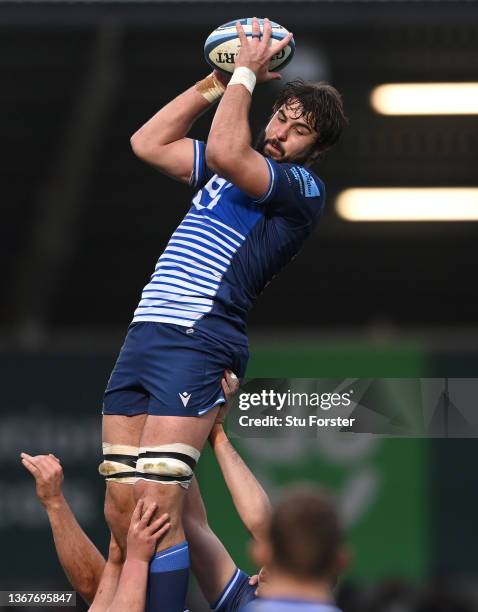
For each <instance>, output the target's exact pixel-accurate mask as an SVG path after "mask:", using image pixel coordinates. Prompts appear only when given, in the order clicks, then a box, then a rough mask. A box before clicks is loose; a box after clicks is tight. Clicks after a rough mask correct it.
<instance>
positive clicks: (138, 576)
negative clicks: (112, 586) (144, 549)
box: [103, 557, 149, 612]
mask: <svg viewBox="0 0 478 612" xmlns="http://www.w3.org/2000/svg"><path fill="white" fill-rule="evenodd" d="M148 572H149V561H143V560H141V559H128V557H126V561H125V562H124V565H123V569H122V571H121V578H120V581H119V583H118V588H117V590H116V593H115V596H114V599H113V601H112V602H111V605H110V607H109V608H103V611H104V610H105V609H106V612H144V609H145V602H146V586H147V583H148Z"/></svg>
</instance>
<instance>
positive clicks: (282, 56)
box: [204, 17, 295, 73]
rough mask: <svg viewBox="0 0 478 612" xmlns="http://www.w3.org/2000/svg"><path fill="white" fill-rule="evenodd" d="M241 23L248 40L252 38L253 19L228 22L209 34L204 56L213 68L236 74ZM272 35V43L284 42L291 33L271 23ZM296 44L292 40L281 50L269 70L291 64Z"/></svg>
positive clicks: (261, 26) (262, 26)
mask: <svg viewBox="0 0 478 612" xmlns="http://www.w3.org/2000/svg"><path fill="white" fill-rule="evenodd" d="M237 21H239V22H240V23H241V24H242V27H243V28H244V32H245V34H246V36H247V37H248V38H250V37H251V36H252V18H251V17H247V18H246V19H236V20H235V21H228V22H227V23H225V24H224V25H222V26H219V27H218V28H216V29H215V30H214V31H213V32H211V33H210V34H209V36H208V37H207V39H206V42H205V44H204V56H205V58H206V61H207V63H208V64H209V65H210V66H212V67H213V68H218V69H219V70H222V71H223V72H228V73H232V72H234V62H235V59H236V55H237V54H238V53H239V49H240V47H241V42H240V40H239V37H238V35H237V30H236V22H237ZM258 21H259V25H260V28H261V32H262V31H263V29H264V19H258ZM270 23H271V26H272V35H271V42H270V44H273V42H274V41H278V40H282V39H283V38H285V37H286V36H287V34H288V33H289V32H288V31H287V30H286V29H285V28H284V27H282V26H281V25H279V24H278V23H275V22H274V21H271V22H270ZM294 51H295V42H294V39H293V38H292V39H291V40H290V42H289V44H288V45H287V47H285V48H284V49H281V50H280V51H279V53H277V55H274V57H273V58H272V60H271V63H270V64H269V70H278V69H279V68H283V67H284V66H285V65H286V64H288V63H289V62H290V60H291V59H292V57H293V55H294Z"/></svg>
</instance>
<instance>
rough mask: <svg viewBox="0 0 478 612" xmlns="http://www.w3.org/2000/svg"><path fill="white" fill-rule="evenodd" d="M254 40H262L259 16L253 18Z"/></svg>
mask: <svg viewBox="0 0 478 612" xmlns="http://www.w3.org/2000/svg"><path fill="white" fill-rule="evenodd" d="M252 36H253V38H252V40H253V41H257V42H259V41H260V40H261V26H260V25H259V20H258V19H257V17H253V18H252Z"/></svg>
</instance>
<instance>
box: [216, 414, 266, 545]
mask: <svg viewBox="0 0 478 612" xmlns="http://www.w3.org/2000/svg"><path fill="white" fill-rule="evenodd" d="M209 441H210V443H211V446H212V448H213V449H214V453H215V455H216V458H217V461H218V463H219V466H220V468H221V471H222V474H223V476H224V480H225V481H226V485H227V488H228V489H229V492H230V493H231V496H232V500H233V502H234V506H235V507H236V510H237V512H238V513H239V516H240V517H241V520H242V522H243V523H244V525H245V527H246V529H247V530H248V531H249V533H250V534H251V535H252V537H253V538H254V539H256V540H259V539H261V538H262V537H263V533H264V529H265V528H266V526H267V524H268V522H269V518H270V513H271V503H270V501H269V497H268V496H267V493H266V492H265V491H264V489H263V488H262V486H261V484H260V483H259V481H258V480H257V478H256V477H255V476H254V474H253V473H252V472H251V470H250V469H249V468H248V467H247V465H246V464H245V462H244V460H243V459H242V458H241V456H240V455H239V454H238V452H237V451H236V449H235V448H234V447H233V445H232V444H231V442H230V441H229V438H228V437H227V435H226V433H225V431H224V428H223V426H222V424H221V423H217V424H215V425H214V427H213V429H212V431H211V434H210V436H209Z"/></svg>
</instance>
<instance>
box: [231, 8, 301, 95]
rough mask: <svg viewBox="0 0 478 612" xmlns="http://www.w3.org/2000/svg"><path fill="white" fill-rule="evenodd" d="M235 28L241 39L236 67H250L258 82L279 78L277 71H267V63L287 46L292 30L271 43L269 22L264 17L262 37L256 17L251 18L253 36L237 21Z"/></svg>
mask: <svg viewBox="0 0 478 612" xmlns="http://www.w3.org/2000/svg"><path fill="white" fill-rule="evenodd" d="M236 30H237V34H238V36H239V39H240V41H241V50H240V51H239V53H238V55H237V57H236V60H235V65H236V68H238V67H239V66H245V67H246V68H250V70H252V72H254V74H255V75H256V79H257V82H258V83H264V82H265V81H273V80H274V79H280V78H281V75H280V74H279V73H278V72H269V64H270V61H271V59H272V57H273V56H274V55H276V53H278V52H279V51H281V50H282V49H284V47H287V45H288V44H289V41H290V40H291V38H292V32H289V34H287V36H286V37H285V38H283V39H282V40H280V41H278V42H275V41H273V42H272V44H271V35H272V26H271V22H270V21H269V20H268V19H264V31H263V33H262V37H260V36H261V27H260V25H259V21H258V20H257V18H256V17H254V19H253V20H252V35H253V36H254V38H251V37H247V36H246V33H245V32H244V29H243V27H242V25H241V23H240V22H239V21H238V22H237V23H236ZM259 37H260V38H259Z"/></svg>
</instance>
